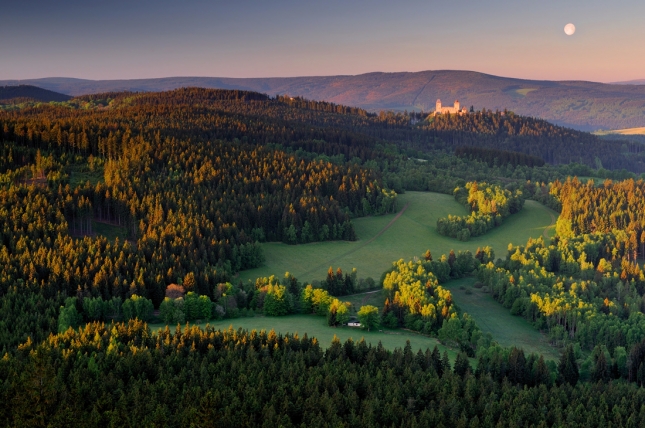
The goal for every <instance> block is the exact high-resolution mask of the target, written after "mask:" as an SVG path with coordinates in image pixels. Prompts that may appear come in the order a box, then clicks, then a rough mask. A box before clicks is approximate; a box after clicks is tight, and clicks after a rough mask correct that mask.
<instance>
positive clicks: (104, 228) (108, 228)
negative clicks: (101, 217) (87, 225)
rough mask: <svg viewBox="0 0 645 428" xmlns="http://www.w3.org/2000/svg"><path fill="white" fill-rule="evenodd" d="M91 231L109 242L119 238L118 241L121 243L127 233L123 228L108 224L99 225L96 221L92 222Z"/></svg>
mask: <svg viewBox="0 0 645 428" xmlns="http://www.w3.org/2000/svg"><path fill="white" fill-rule="evenodd" d="M92 230H93V231H94V233H96V234H97V235H101V236H104V237H106V238H107V239H109V240H110V241H114V240H115V239H116V238H119V241H121V242H123V241H125V240H126V239H127V237H128V232H127V230H126V229H125V227H121V226H116V225H113V224H108V223H101V222H98V221H93V222H92Z"/></svg>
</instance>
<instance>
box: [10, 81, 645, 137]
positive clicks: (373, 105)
mask: <svg viewBox="0 0 645 428" xmlns="http://www.w3.org/2000/svg"><path fill="white" fill-rule="evenodd" d="M16 83H17V82H16V81H0V85H2V84H5V85H6V84H16ZM21 83H28V84H33V85H38V86H40V87H43V88H47V89H50V90H53V91H57V92H62V93H65V94H69V95H81V94H90V93H99V92H111V91H123V90H129V91H165V90H170V89H174V88H179V87H191V86H194V87H205V88H220V89H243V90H250V91H258V92H263V93H267V94H269V95H275V94H289V95H292V96H303V97H305V98H308V99H314V100H324V101H330V102H334V103H337V104H344V105H350V106H357V107H362V108H365V109H367V110H371V111H379V110H405V109H407V110H417V111H418V110H424V111H433V110H434V105H435V102H436V100H437V98H440V99H441V100H442V101H443V103H444V105H451V104H452V102H453V101H454V100H455V99H458V100H459V101H461V104H462V105H464V106H468V107H469V106H471V105H473V106H475V108H476V109H481V108H486V109H492V110H495V109H500V110H503V109H505V108H506V109H509V110H513V111H515V112H516V113H519V114H521V115H525V116H533V117H540V118H543V119H546V120H549V121H551V122H554V123H557V124H560V125H565V126H569V127H572V128H575V129H580V130H587V131H591V130H597V129H623V128H634V127H641V126H645V86H635V85H626V84H625V85H618V84H604V83H594V82H582V81H561V82H557V81H547V80H524V79H515V78H506V77H498V76H492V75H489V74H483V73H477V72H472V71H450V70H443V71H422V72H417V73H368V74H361V75H357V76H322V77H285V78H248V79H237V78H219V77H168V78H161V79H135V80H96V81H95V80H82V79H70V78H45V79H35V80H25V81H21Z"/></svg>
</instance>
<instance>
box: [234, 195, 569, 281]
mask: <svg viewBox="0 0 645 428" xmlns="http://www.w3.org/2000/svg"><path fill="white" fill-rule="evenodd" d="M406 204H408V209H407V210H406V211H405V212H404V213H403V215H402V216H401V217H400V218H399V219H398V220H397V221H396V222H395V223H394V224H393V225H392V226H391V227H390V228H389V229H387V230H386V231H385V232H384V233H383V234H382V235H380V236H379V237H377V238H376V239H374V240H373V241H371V242H369V243H368V241H370V239H372V238H373V237H375V236H376V235H377V234H378V233H379V232H380V231H381V230H382V229H383V228H385V227H386V226H387V225H388V223H389V222H390V221H391V220H392V219H393V218H394V217H395V214H390V215H386V216H381V217H365V218H359V219H355V220H354V226H355V228H356V234H357V236H358V238H359V240H358V241H355V242H345V241H340V242H315V243H311V244H304V245H286V244H282V243H274V242H272V243H266V244H263V245H262V246H263V249H264V254H265V255H266V263H265V265H264V266H262V267H259V268H256V269H251V270H247V271H244V272H241V273H240V275H239V277H238V280H242V281H249V280H251V281H255V278H257V277H260V276H269V275H276V276H279V277H282V276H283V275H284V273H285V272H290V273H292V274H293V275H294V276H295V277H296V278H298V279H299V280H301V281H313V280H323V279H324V278H326V275H327V269H329V266H333V267H334V269H336V267H340V268H341V269H342V270H343V271H350V270H351V269H352V268H357V269H358V276H359V277H363V278H367V277H372V278H373V279H375V280H377V281H378V279H379V278H380V277H381V274H382V273H383V272H384V271H385V270H387V269H388V267H390V266H391V264H392V262H393V261H395V260H398V259H401V258H403V259H406V260H407V259H411V258H412V257H414V256H421V254H423V253H424V252H425V250H427V249H430V251H432V254H433V255H434V256H435V257H439V256H441V254H447V253H448V252H450V250H451V249H454V250H455V251H457V250H471V251H473V252H474V251H475V250H476V249H477V247H484V246H487V245H489V246H491V247H492V248H493V249H494V250H495V254H496V255H497V257H504V256H505V255H506V249H507V247H508V244H509V242H512V243H513V244H524V243H526V241H527V240H528V238H529V237H532V238H537V237H539V236H541V235H543V234H544V232H545V230H546V229H547V227H548V226H549V225H550V224H551V223H552V222H554V221H555V219H556V218H557V213H556V212H554V211H551V210H549V209H548V208H546V207H544V206H543V205H542V204H540V203H538V202H535V201H526V204H525V206H524V209H523V210H522V211H521V212H520V213H518V214H515V215H513V216H511V217H509V218H507V219H506V220H505V221H504V224H503V225H502V226H500V227H498V228H495V229H493V230H492V231H490V232H488V233H487V234H485V235H483V236H479V237H475V238H471V239H470V241H468V242H460V241H457V240H456V239H452V238H448V237H445V236H441V235H439V234H438V233H437V230H436V225H437V219H438V218H440V217H445V216H447V215H448V214H455V215H464V214H467V211H466V208H465V207H463V206H462V205H460V204H459V203H457V201H455V199H454V198H453V197H452V196H450V195H444V194H440V193H430V192H408V193H405V194H403V195H399V210H400V209H401V208H402V207H404V206H405V205H406ZM548 233H549V232H548V231H547V234H548Z"/></svg>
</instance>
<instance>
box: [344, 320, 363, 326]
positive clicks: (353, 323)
mask: <svg viewBox="0 0 645 428" xmlns="http://www.w3.org/2000/svg"><path fill="white" fill-rule="evenodd" d="M360 326H361V323H359V322H356V321H350V322H348V323H347V327H360Z"/></svg>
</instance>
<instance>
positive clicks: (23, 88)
mask: <svg viewBox="0 0 645 428" xmlns="http://www.w3.org/2000/svg"><path fill="white" fill-rule="evenodd" d="M71 98H72V97H70V96H69V95H64V94H59V93H57V92H53V91H50V90H47V89H43V88H39V87H37V86H32V85H18V86H0V103H2V102H6V101H8V100H16V99H20V100H29V101H42V102H50V101H67V100H69V99H71Z"/></svg>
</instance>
